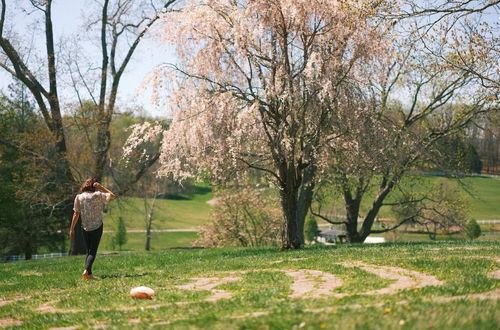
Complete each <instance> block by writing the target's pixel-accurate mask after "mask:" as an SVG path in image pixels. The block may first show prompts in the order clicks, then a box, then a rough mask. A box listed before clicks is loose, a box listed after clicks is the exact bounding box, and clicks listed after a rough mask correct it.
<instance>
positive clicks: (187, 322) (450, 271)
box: [0, 242, 500, 329]
mask: <svg viewBox="0 0 500 330" xmlns="http://www.w3.org/2000/svg"><path fill="white" fill-rule="evenodd" d="M82 267H83V257H81V256H78V257H64V258H56V259H48V260H34V261H22V262H16V263H9V264H0V326H12V327H13V326H21V327H23V328H37V329H47V328H53V327H70V329H79V328H84V327H106V328H108V327H113V328H120V329H122V328H146V327H147V328H153V327H156V328H158V329H160V328H161V329H163V328H172V329H193V328H212V329H227V328H232V329H235V328H242V329H245V328H263V329H268V328H272V329H298V328H304V329H322V328H329V329H401V328H403V329H404V328H408V329H415V328H436V329H494V328H497V327H498V324H499V323H500V313H499V308H498V307H499V301H498V298H499V297H500V281H499V277H500V275H499V269H500V243H498V242H496V243H495V242H480V243H478V242H476V243H471V244H466V243H450V242H447V243H420V244H385V245H376V246H375V245H342V246H335V247H315V248H308V249H304V250H300V251H277V250H274V249H239V248H232V249H206V250H203V249H202V250H197V249H195V250H165V251H160V252H152V253H137V252H129V253H120V254H115V255H99V256H98V257H97V260H96V263H95V265H94V274H95V275H96V276H99V277H100V279H99V280H97V281H82V280H81V279H80V276H81V275H80V274H81V272H82V270H83V269H82ZM141 285H145V286H148V287H151V288H153V289H154V290H155V291H156V297H155V299H154V300H134V299H132V298H131V297H129V291H130V289H131V288H132V287H135V286H141Z"/></svg>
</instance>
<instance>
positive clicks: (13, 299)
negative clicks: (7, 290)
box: [0, 296, 31, 307]
mask: <svg viewBox="0 0 500 330" xmlns="http://www.w3.org/2000/svg"><path fill="white" fill-rule="evenodd" d="M29 298H31V296H25V297H15V298H12V299H10V300H3V299H2V298H0V307H2V306H5V305H8V304H12V303H14V302H16V301H20V300H24V299H29Z"/></svg>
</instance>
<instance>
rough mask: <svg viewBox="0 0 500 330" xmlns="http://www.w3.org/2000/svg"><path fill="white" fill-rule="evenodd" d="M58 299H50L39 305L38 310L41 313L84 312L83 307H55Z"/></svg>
mask: <svg viewBox="0 0 500 330" xmlns="http://www.w3.org/2000/svg"><path fill="white" fill-rule="evenodd" d="M57 302H58V301H57V300H55V301H49V302H47V303H45V304H43V305H41V306H39V307H38V308H37V309H36V311H37V312H39V313H80V312H83V310H81V309H61V308H57V307H54V306H53V305H54V304H55V303H57Z"/></svg>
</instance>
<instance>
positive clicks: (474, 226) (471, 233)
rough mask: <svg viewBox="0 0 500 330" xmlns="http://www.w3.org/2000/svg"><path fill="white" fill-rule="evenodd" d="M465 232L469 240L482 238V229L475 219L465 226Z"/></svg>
mask: <svg viewBox="0 0 500 330" xmlns="http://www.w3.org/2000/svg"><path fill="white" fill-rule="evenodd" d="M464 232H465V236H466V237H467V238H468V239H470V240H473V239H475V238H478V237H479V236H481V227H480V226H479V224H478V223H477V221H476V220H475V219H471V220H469V221H468V222H467V223H466V224H465V227H464Z"/></svg>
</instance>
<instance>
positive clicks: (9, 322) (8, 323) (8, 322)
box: [0, 319, 23, 328]
mask: <svg viewBox="0 0 500 330" xmlns="http://www.w3.org/2000/svg"><path fill="white" fill-rule="evenodd" d="M21 325H23V322H21V321H19V320H14V319H0V328H6V327H19V326H21Z"/></svg>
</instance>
